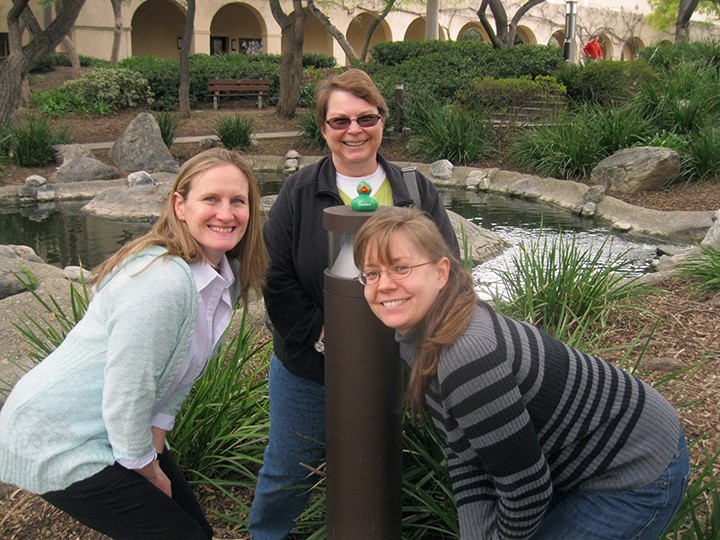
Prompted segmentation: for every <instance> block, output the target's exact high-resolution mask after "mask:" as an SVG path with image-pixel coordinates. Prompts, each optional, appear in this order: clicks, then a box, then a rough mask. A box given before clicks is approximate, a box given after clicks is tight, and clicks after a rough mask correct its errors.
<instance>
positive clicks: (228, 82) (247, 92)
mask: <svg viewBox="0 0 720 540" xmlns="http://www.w3.org/2000/svg"><path fill="white" fill-rule="evenodd" d="M208 94H210V95H212V98H213V109H217V108H218V99H219V98H221V97H248V96H250V97H252V96H257V98H258V109H262V107H263V96H264V97H267V96H268V95H269V94H270V81H268V80H265V79H210V80H208Z"/></svg>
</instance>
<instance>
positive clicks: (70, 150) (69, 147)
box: [52, 144, 95, 165]
mask: <svg viewBox="0 0 720 540" xmlns="http://www.w3.org/2000/svg"><path fill="white" fill-rule="evenodd" d="M52 149H53V153H54V154H55V163H57V164H58V165H62V164H63V163H66V162H68V161H70V160H72V159H76V158H80V157H87V158H92V157H95V155H94V154H93V152H92V150H90V149H89V148H88V147H87V146H85V145H82V144H56V145H55V146H53V147H52Z"/></svg>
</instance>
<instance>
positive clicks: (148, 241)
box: [90, 148, 268, 305]
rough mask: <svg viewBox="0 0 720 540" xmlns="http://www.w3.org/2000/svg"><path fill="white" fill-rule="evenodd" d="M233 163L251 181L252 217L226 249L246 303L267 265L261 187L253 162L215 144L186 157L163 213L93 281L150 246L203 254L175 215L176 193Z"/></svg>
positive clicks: (192, 258)
mask: <svg viewBox="0 0 720 540" xmlns="http://www.w3.org/2000/svg"><path fill="white" fill-rule="evenodd" d="M228 164H229V165H233V166H235V167H237V168H238V170H239V171H240V172H241V173H242V174H243V175H244V176H245V178H246V179H247V183H248V206H249V210H250V217H249V219H248V224H247V229H246V230H245V234H244V235H243V237H242V239H241V240H240V242H238V244H237V245H236V246H235V247H234V248H232V249H231V250H230V251H228V252H226V255H227V257H228V261H229V262H230V267H231V268H232V269H233V273H234V274H235V278H236V279H237V280H238V283H239V284H240V292H241V295H242V299H243V303H244V304H245V305H247V301H248V294H247V293H248V290H249V289H253V290H255V291H257V292H259V291H260V289H261V288H262V285H263V281H264V278H265V270H266V268H267V265H268V255H267V251H266V249H265V244H264V243H263V240H262V230H261V223H260V221H261V220H260V190H259V188H258V185H257V180H256V178H255V174H254V172H253V170H252V167H251V166H250V164H249V163H248V162H247V161H246V160H245V159H244V158H243V157H242V156H241V155H240V154H238V153H237V152H233V151H230V150H226V149H224V148H212V149H210V150H206V151H204V152H201V153H199V154H197V155H196V156H194V157H192V158H190V159H189V160H187V161H186V162H185V163H184V165H183V166H182V168H181V169H180V172H179V173H178V176H177V178H176V180H175V184H174V185H173V188H172V192H171V194H170V196H169V197H168V198H167V200H166V201H165V205H164V206H163V209H162V212H161V213H160V217H159V218H158V220H157V222H156V223H155V225H153V227H152V229H150V231H149V232H147V233H146V234H144V235H143V236H141V237H139V238H136V239H135V240H133V241H131V242H129V243H127V244H125V245H124V246H123V247H122V248H121V249H120V250H119V251H118V252H117V253H115V254H114V255H112V256H111V257H109V258H108V259H107V260H106V261H104V262H103V263H101V264H100V265H98V266H97V267H96V268H95V269H94V270H93V275H92V278H91V281H90V282H91V284H102V282H103V280H104V279H105V278H106V277H107V276H108V274H110V273H111V272H112V271H113V270H114V269H115V268H116V267H118V266H119V265H121V264H122V263H123V262H124V261H125V260H126V259H127V258H128V257H130V256H131V255H134V254H136V253H138V252H140V251H142V250H143V249H145V248H147V247H150V246H163V247H165V248H167V254H166V256H177V257H182V258H183V259H184V260H185V261H187V262H196V261H198V260H201V259H203V258H204V255H203V251H202V249H201V247H200V245H199V244H198V242H197V240H195V238H193V236H192V235H191V234H190V231H189V230H188V227H187V224H186V223H185V222H184V221H180V220H179V219H178V217H177V216H176V215H175V207H174V203H173V194H174V193H179V194H180V196H181V197H182V198H183V200H187V196H188V193H189V192H190V190H191V189H192V183H193V180H194V179H195V178H197V176H198V175H200V174H201V173H204V172H205V171H207V170H209V169H212V168H214V167H219V166H222V165H228Z"/></svg>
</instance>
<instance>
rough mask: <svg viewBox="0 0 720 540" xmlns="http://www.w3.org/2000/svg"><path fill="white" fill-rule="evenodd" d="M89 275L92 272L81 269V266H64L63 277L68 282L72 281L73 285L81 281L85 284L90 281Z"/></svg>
mask: <svg viewBox="0 0 720 540" xmlns="http://www.w3.org/2000/svg"><path fill="white" fill-rule="evenodd" d="M91 275H92V272H90V270H87V269H85V268H83V267H82V266H66V267H65V268H63V277H65V278H67V279H69V280H70V281H74V282H75V283H80V282H83V281H84V282H85V283H87V282H88V281H90V276H91Z"/></svg>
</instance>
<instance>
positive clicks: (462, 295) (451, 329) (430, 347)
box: [353, 207, 478, 414]
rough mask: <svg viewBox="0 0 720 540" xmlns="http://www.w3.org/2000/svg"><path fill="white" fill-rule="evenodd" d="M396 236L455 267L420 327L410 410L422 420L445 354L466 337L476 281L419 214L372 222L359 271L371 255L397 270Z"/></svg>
mask: <svg viewBox="0 0 720 540" xmlns="http://www.w3.org/2000/svg"><path fill="white" fill-rule="evenodd" d="M396 233H402V234H403V236H404V238H406V239H407V240H408V241H409V242H410V243H411V244H412V247H413V248H414V249H417V250H418V251H419V252H421V253H422V255H424V256H426V258H427V260H429V261H439V260H440V259H442V258H443V257H446V258H447V259H448V260H449V261H450V271H449V274H448V280H447V283H446V284H445V286H444V287H443V288H442V289H441V290H440V292H439V293H438V296H437V298H436V299H435V302H434V303H433V305H432V307H431V308H430V310H429V311H428V312H427V314H426V315H425V317H424V318H423V319H422V321H421V322H420V323H419V325H420V338H419V346H418V348H417V350H416V356H415V361H414V363H413V367H412V370H411V371H410V378H409V381H408V386H407V392H406V397H405V401H406V404H407V406H408V408H409V409H410V410H411V411H412V412H413V413H414V414H417V413H419V412H420V411H421V410H422V407H423V403H424V397H425V390H426V389H427V387H428V385H429V384H430V381H431V380H432V378H433V377H435V375H437V370H438V364H439V363H440V353H441V352H442V349H443V348H444V347H447V346H449V345H452V344H453V343H455V342H456V341H457V340H458V338H459V337H460V336H461V335H462V333H463V332H464V331H465V329H466V328H467V326H468V324H469V323H470V318H471V317H472V314H473V311H474V309H475V305H476V304H477V302H478V297H477V294H476V293H475V285H474V283H473V279H472V276H471V275H470V274H469V273H468V272H467V271H466V270H465V269H464V268H463V265H462V264H461V263H460V261H459V260H458V259H457V258H456V257H455V255H453V253H452V251H451V250H450V248H449V247H448V245H447V244H446V243H445V240H444V239H443V237H442V235H441V234H440V231H439V230H438V228H437V226H436V225H435V223H434V222H433V221H432V220H431V219H430V218H429V217H427V215H426V214H425V213H423V212H422V211H421V210H418V209H417V208H399V207H388V208H387V209H385V208H384V209H383V211H382V212H380V213H378V215H377V216H374V217H372V218H370V219H369V220H368V221H367V222H366V223H365V224H364V225H363V226H362V227H361V228H360V230H359V231H358V233H357V236H356V237H355V246H354V252H353V257H354V259H355V265H356V266H357V267H358V268H360V269H362V268H364V266H365V256H366V254H367V253H377V256H378V257H379V258H380V261H379V262H380V263H382V264H385V265H390V264H392V262H391V261H392V260H393V253H392V251H391V241H392V238H393V236H394V235H395V234H396Z"/></svg>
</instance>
